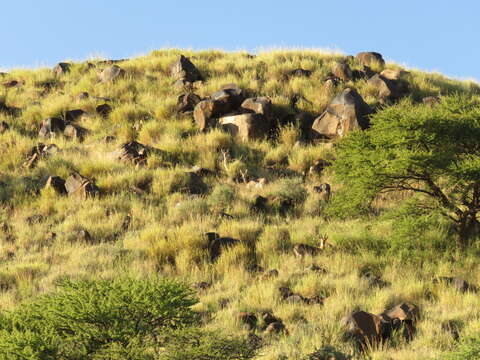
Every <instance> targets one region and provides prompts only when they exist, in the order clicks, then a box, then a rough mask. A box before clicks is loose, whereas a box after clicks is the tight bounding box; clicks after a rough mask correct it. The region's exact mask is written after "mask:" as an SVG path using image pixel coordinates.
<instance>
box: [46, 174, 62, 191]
mask: <svg viewBox="0 0 480 360" xmlns="http://www.w3.org/2000/svg"><path fill="white" fill-rule="evenodd" d="M45 188H46V189H53V191H55V192H56V193H57V194H59V195H65V194H67V189H66V188H65V180H63V179H62V178H61V177H59V176H50V177H49V178H48V179H47V183H46V184H45Z"/></svg>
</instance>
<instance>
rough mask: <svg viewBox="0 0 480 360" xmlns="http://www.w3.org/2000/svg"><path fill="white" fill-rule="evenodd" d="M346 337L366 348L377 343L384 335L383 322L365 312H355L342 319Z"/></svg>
mask: <svg viewBox="0 0 480 360" xmlns="http://www.w3.org/2000/svg"><path fill="white" fill-rule="evenodd" d="M341 322H342V325H343V326H344V327H345V328H346V333H347V336H348V337H351V338H353V339H354V340H355V341H356V342H357V343H358V344H359V345H362V346H368V345H372V344H376V343H379V342H380V341H382V339H383V335H384V326H385V325H384V323H385V322H384V321H383V320H382V318H381V317H380V316H377V315H375V314H370V313H368V312H365V311H356V312H354V313H353V314H351V315H348V316H346V317H344V318H343V319H342V321H341Z"/></svg>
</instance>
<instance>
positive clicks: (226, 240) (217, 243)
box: [206, 232, 240, 263]
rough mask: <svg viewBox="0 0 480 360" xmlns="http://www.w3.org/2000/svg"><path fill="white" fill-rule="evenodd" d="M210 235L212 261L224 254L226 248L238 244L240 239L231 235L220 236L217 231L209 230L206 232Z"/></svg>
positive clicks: (209, 246)
mask: <svg viewBox="0 0 480 360" xmlns="http://www.w3.org/2000/svg"><path fill="white" fill-rule="evenodd" d="M206 235H207V237H208V250H209V253H210V261H211V262H212V263H213V262H215V261H216V260H217V259H218V257H219V256H220V255H221V254H222V251H223V250H224V249H227V248H230V247H232V246H235V245H238V244H239V243H240V241H239V240H237V239H233V238H230V237H220V235H218V234H217V233H213V232H209V233H207V234H206Z"/></svg>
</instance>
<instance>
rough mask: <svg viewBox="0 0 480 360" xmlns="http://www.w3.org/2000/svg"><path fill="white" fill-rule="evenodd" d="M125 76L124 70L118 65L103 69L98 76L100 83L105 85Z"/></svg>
mask: <svg viewBox="0 0 480 360" xmlns="http://www.w3.org/2000/svg"><path fill="white" fill-rule="evenodd" d="M124 75H125V70H123V69H122V68H121V67H120V66H118V65H112V66H109V67H107V68H105V69H104V70H103V71H102V72H101V73H100V75H99V79H100V81H101V82H103V83H106V82H110V81H115V80H117V79H119V78H121V77H123V76H124Z"/></svg>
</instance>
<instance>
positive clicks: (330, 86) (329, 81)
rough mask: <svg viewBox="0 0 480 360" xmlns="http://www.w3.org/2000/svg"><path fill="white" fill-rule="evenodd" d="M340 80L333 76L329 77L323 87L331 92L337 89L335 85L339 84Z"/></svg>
mask: <svg viewBox="0 0 480 360" xmlns="http://www.w3.org/2000/svg"><path fill="white" fill-rule="evenodd" d="M337 84H338V81H337V80H335V79H332V78H328V79H326V80H325V82H324V83H323V89H324V90H325V92H331V91H333V90H334V89H335V86H337Z"/></svg>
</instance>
